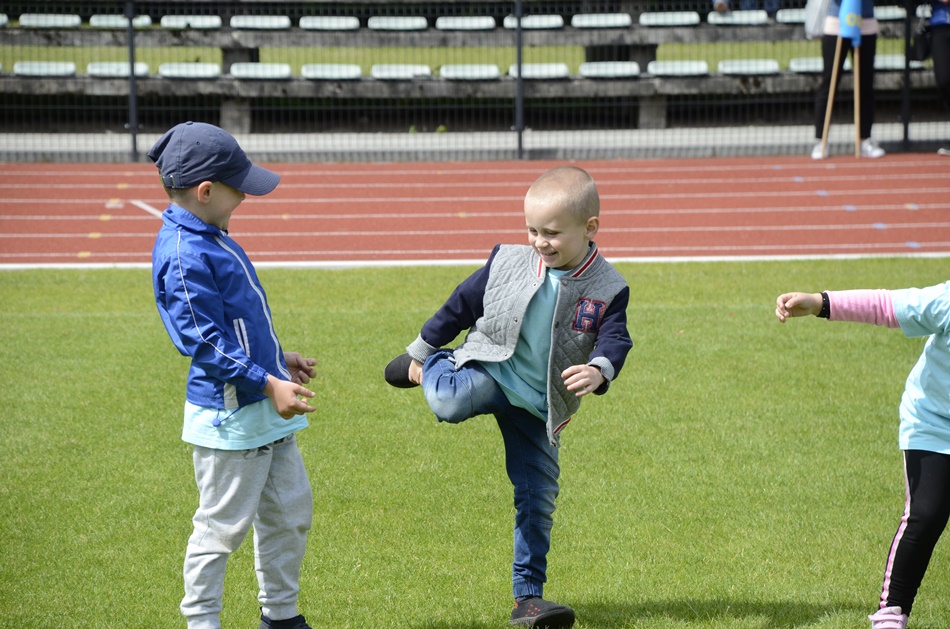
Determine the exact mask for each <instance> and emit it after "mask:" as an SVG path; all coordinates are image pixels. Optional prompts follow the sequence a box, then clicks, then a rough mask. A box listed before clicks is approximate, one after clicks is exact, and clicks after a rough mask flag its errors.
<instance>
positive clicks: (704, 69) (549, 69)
mask: <svg viewBox="0 0 950 629" xmlns="http://www.w3.org/2000/svg"><path fill="white" fill-rule="evenodd" d="M904 64H905V59H904V55H899V54H892V55H886V54H885V55H877V57H876V58H875V60H874V66H875V69H877V70H880V71H898V70H903V69H904ZM910 67H911V68H912V69H921V68H923V67H924V66H923V64H922V63H920V62H918V61H912V62H911V65H910ZM788 69H789V71H791V72H795V73H800V74H817V73H820V72H821V70H822V59H821V57H798V58H793V59H791V60H790V62H789V67H788ZM850 69H851V65H850V59H849V60H846V61H845V70H850ZM2 71H3V68H2V67H0V73H2ZM129 72H130V68H129V64H128V63H126V62H92V63H89V64H88V66H87V67H86V74H87V75H88V76H90V77H93V78H124V77H125V78H127V77H128V76H129ZM717 72H718V73H719V74H724V75H732V76H743V75H751V76H765V75H773V74H778V73H779V72H781V69H780V67H779V62H778V61H776V60H775V59H726V60H722V61H720V62H719V64H718V67H717ZM150 73H151V69H150V67H149V65H148V64H147V63H144V62H136V63H135V75H136V76H137V77H147V76H149V75H150ZM13 74H14V76H19V77H72V76H76V75H77V68H76V64H75V63H73V62H68V61H19V62H16V63H15V64H14V66H13ZM227 74H229V75H230V76H231V77H233V78H235V79H245V80H287V79H291V78H292V76H293V75H292V69H291V66H290V64H285V63H256V62H248V63H233V64H231V67H230V68H229V70H228V72H227ZM507 74H508V76H510V77H515V78H517V76H518V66H517V65H512V66H510V67H509V68H508V71H507ZM646 74H647V75H650V76H658V77H676V76H680V77H682V76H705V75H708V74H710V68H709V64H708V63H707V62H706V61H700V60H696V61H651V62H650V63H649V64H648V66H647V69H646ZM434 75H436V73H434V72H433V69H432V68H430V67H429V66H428V65H423V64H375V65H373V66H372V67H371V69H370V74H369V77H370V78H373V79H379V80H397V81H409V80H413V79H416V78H420V77H431V76H434ZM158 76H159V77H161V78H167V79H216V78H219V77H221V76H222V72H221V67H220V66H219V65H218V64H216V63H198V62H187V63H163V64H161V65H160V66H159V67H158ZM300 76H301V77H303V78H304V79H310V80H318V81H354V80H360V79H363V78H365V77H364V75H363V73H362V69H361V68H360V66H359V65H356V64H306V65H303V66H302V67H301V69H300ZM437 76H439V77H441V78H443V79H446V80H462V81H487V80H495V79H500V78H501V77H502V76H503V75H502V73H501V70H500V68H499V67H498V66H497V65H495V64H446V65H442V66H440V67H439V68H438V69H437ZM521 76H522V77H523V78H525V79H532V80H555V79H568V78H570V77H571V74H570V69H569V68H568V65H567V64H566V63H525V64H522V66H521ZM577 76H579V77H581V78H586V79H630V78H636V77H639V76H641V72H640V66H639V64H638V63H637V62H635V61H600V62H597V61H594V62H586V63H582V64H580V67H579V69H578V75H577Z"/></svg>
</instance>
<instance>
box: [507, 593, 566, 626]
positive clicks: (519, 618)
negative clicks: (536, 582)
mask: <svg viewBox="0 0 950 629" xmlns="http://www.w3.org/2000/svg"><path fill="white" fill-rule="evenodd" d="M511 624H512V625H516V626H519V627H546V628H547V629H561V628H562V627H570V626H572V625H573V624H574V610H573V609H571V608H570V607H567V606H566V605H558V604H557V603H552V602H551V601H546V600H544V599H543V598H541V597H540V596H532V597H531V598H529V599H525V600H523V601H521V602H520V603H518V602H515V608H514V609H513V610H511Z"/></svg>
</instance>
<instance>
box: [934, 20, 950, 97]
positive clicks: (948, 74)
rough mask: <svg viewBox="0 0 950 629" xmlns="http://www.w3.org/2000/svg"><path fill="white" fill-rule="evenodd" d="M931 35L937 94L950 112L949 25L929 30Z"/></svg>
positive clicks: (941, 25)
mask: <svg viewBox="0 0 950 629" xmlns="http://www.w3.org/2000/svg"><path fill="white" fill-rule="evenodd" d="M931 32H932V33H933V47H932V48H931V51H932V58H933V64H934V79H935V80H936V82H937V92H938V93H939V94H940V97H941V98H942V99H943V102H944V104H945V105H946V106H947V109H948V111H950V24H940V25H938V26H934V27H932V28H931Z"/></svg>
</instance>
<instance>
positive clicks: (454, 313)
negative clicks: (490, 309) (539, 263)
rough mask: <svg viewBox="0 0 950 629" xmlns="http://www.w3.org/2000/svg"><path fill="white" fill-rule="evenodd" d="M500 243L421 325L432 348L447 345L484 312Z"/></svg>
mask: <svg viewBox="0 0 950 629" xmlns="http://www.w3.org/2000/svg"><path fill="white" fill-rule="evenodd" d="M499 247H501V245H495V248H494V249H492V252H491V255H490V256H489V257H488V261H487V262H486V263H485V266H483V267H482V268H480V269H478V270H477V271H475V272H474V273H472V274H471V275H470V276H468V278H466V279H465V280H464V281H463V282H462V283H461V284H459V285H458V286H456V287H455V290H454V291H452V294H451V295H449V298H448V299H447V300H446V301H445V303H444V304H442V307H441V308H439V309H438V310H437V311H436V313H435V314H434V315H432V317H431V318H430V319H429V320H428V321H426V322H425V324H424V325H423V326H422V332H421V334H420V335H421V336H422V340H424V341H425V342H426V343H428V344H429V345H431V346H433V347H444V346H445V345H446V344H448V343H451V342H452V341H453V340H454V339H455V338H456V337H457V336H458V335H459V334H460V333H461V332H462V331H463V330H468V329H469V328H471V327H472V326H473V325H475V322H476V321H478V318H479V317H481V316H482V314H484V312H485V304H484V297H485V287H486V286H487V285H488V275H489V271H490V269H491V264H492V260H494V259H495V254H497V253H498V249H499Z"/></svg>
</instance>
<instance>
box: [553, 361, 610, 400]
mask: <svg viewBox="0 0 950 629" xmlns="http://www.w3.org/2000/svg"><path fill="white" fill-rule="evenodd" d="M561 378H563V379H564V386H566V387H567V390H568V391H573V392H574V395H576V396H577V397H583V396H585V395H587V394H588V393H593V392H594V391H596V390H597V389H598V388H600V385H602V384H603V383H604V374H602V373H600V369H599V368H597V367H594V366H593V365H571V366H570V367H568V368H567V369H565V370H564V371H562V372H561Z"/></svg>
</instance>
